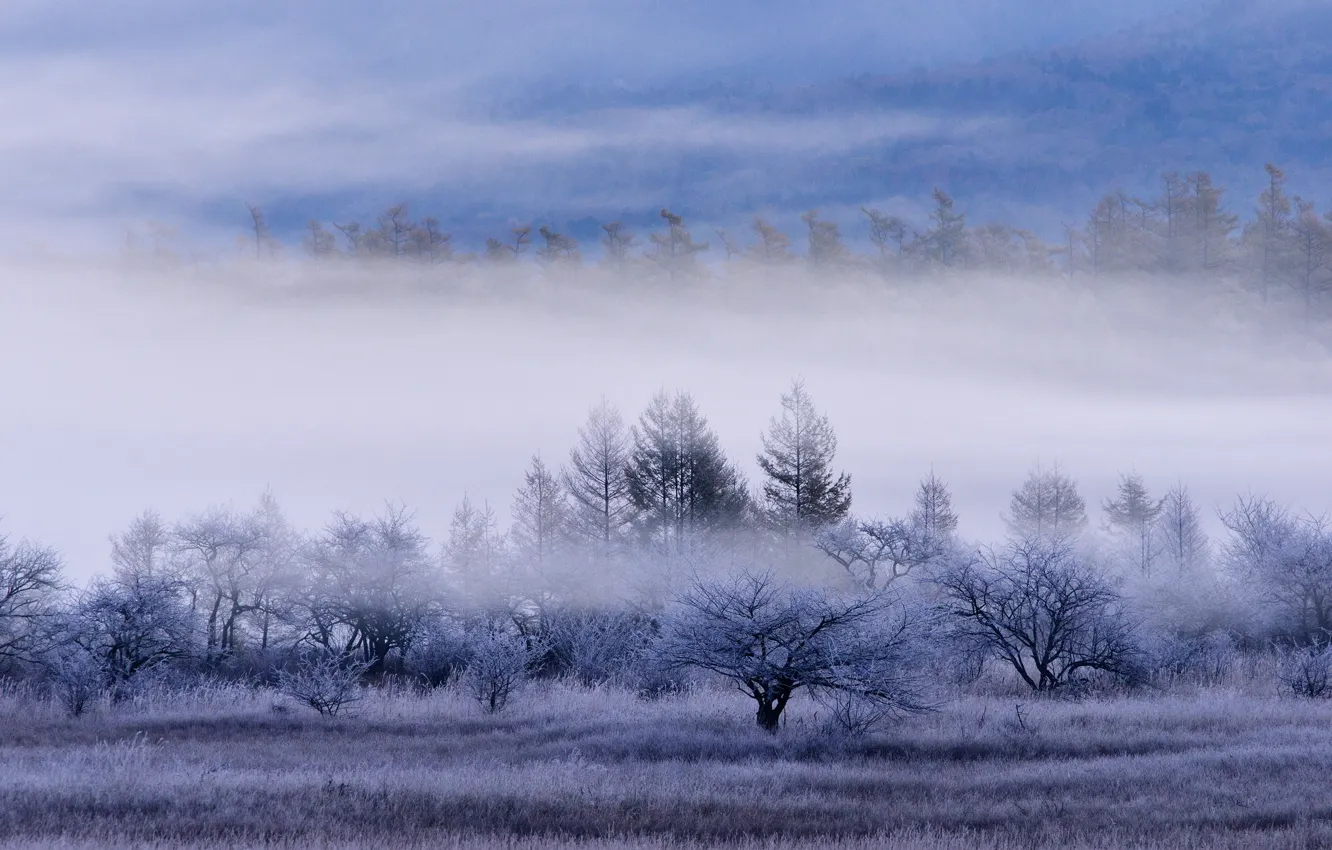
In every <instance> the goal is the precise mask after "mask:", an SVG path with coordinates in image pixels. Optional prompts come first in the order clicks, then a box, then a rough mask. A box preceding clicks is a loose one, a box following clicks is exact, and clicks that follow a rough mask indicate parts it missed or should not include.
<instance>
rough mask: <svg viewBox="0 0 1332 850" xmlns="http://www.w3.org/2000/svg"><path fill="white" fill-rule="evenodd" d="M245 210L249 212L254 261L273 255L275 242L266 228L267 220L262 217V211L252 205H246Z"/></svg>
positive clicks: (275, 246)
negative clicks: (266, 255)
mask: <svg viewBox="0 0 1332 850" xmlns="http://www.w3.org/2000/svg"><path fill="white" fill-rule="evenodd" d="M245 208H246V209H247V210H249V212H250V230H251V232H253V234H254V256H255V259H259V258H261V257H263V256H264V255H265V254H272V253H274V251H275V250H276V249H277V242H276V241H274V239H273V233H272V231H271V230H269V228H268V219H267V218H266V217H265V216H264V211H263V210H261V209H260V208H259V207H257V206H255V205H254V204H246V205H245Z"/></svg>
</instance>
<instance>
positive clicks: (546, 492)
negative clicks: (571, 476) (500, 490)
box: [509, 455, 568, 570]
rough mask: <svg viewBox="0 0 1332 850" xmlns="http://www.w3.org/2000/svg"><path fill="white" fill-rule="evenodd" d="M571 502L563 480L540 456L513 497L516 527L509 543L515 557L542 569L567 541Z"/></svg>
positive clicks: (532, 566) (536, 458)
mask: <svg viewBox="0 0 1332 850" xmlns="http://www.w3.org/2000/svg"><path fill="white" fill-rule="evenodd" d="M567 529H568V503H567V502H566V496H565V492H564V487H563V485H562V484H561V482H560V479H559V478H558V477H556V476H555V475H554V474H553V473H552V472H551V471H550V469H548V468H547V467H546V464H545V462H544V461H542V460H541V456H540V455H533V456H532V463H531V465H530V466H529V467H528V470H527V472H526V473H524V475H523V486H522V487H520V488H519V489H518V492H517V493H516V494H515V495H514V497H513V528H512V530H511V531H510V532H509V540H510V542H511V545H512V549H513V554H514V555H515V556H516V557H517V558H518V559H519V560H520V561H522V562H524V563H525V564H526V565H527V566H528V567H530V568H532V569H536V570H540V569H541V568H542V567H543V566H544V565H545V564H546V562H547V561H549V560H551V558H553V557H554V556H555V554H556V553H557V551H558V550H559V549H560V547H561V545H562V544H563V543H564V542H565V541H566V540H567V539H568V534H567Z"/></svg>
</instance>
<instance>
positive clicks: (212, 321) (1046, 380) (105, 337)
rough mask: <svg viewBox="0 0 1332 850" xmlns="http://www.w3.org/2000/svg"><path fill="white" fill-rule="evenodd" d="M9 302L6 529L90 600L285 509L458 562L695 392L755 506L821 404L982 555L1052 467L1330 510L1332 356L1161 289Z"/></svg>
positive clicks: (718, 287) (725, 285)
mask: <svg viewBox="0 0 1332 850" xmlns="http://www.w3.org/2000/svg"><path fill="white" fill-rule="evenodd" d="M3 277H4V283H3V285H0V315H3V316H5V317H6V318H8V319H9V322H7V325H8V328H7V331H6V333H5V334H4V335H3V336H0V364H3V365H0V370H2V371H0V392H2V394H3V405H4V409H5V411H6V415H5V416H4V417H3V418H2V419H0V481H3V482H4V493H3V497H2V498H3V501H2V502H0V514H3V515H4V517H5V528H6V530H8V531H10V532H11V533H19V534H22V535H29V536H33V537H36V538H40V539H42V540H44V541H45V542H48V543H50V544H52V545H56V546H57V547H59V548H61V549H62V550H64V552H65V553H66V554H67V556H68V557H69V560H70V566H71V569H72V571H73V572H74V573H75V574H79V575H87V574H91V573H93V572H97V571H101V570H103V569H104V568H105V550H106V545H105V541H106V535H107V534H108V533H110V532H111V531H113V530H116V529H119V528H121V527H123V526H124V525H125V524H126V523H127V522H128V521H129V519H130V518H132V517H133V516H134V515H135V514H137V513H138V512H140V511H141V510H143V509H144V508H146V507H154V508H157V509H158V510H161V511H162V512H163V513H164V514H166V515H169V516H171V515H178V514H179V513H181V512H186V511H193V510H198V509H201V508H203V507H205V506H207V505H209V504H213V503H219V502H234V503H237V504H248V503H249V502H250V501H251V500H252V499H253V497H254V496H255V495H257V494H258V493H259V492H260V491H261V490H262V489H264V488H265V487H267V486H271V487H272V488H273V489H274V491H275V492H276V494H277V496H278V497H279V498H280V500H281V501H282V503H283V505H284V507H285V508H286V509H287V510H288V511H289V513H290V514H291V516H292V519H293V521H295V522H296V523H297V524H299V525H304V526H307V527H315V526H318V525H320V524H321V523H322V522H323V520H324V518H325V517H326V516H327V513H328V511H330V510H332V509H335V508H339V509H351V510H360V511H372V510H374V509H376V508H377V507H379V506H381V505H382V504H383V501H384V500H385V499H392V500H400V501H402V502H405V503H406V504H407V505H408V506H409V507H412V508H413V509H415V510H416V512H417V517H418V519H419V520H420V522H421V524H422V526H423V529H424V530H425V531H427V532H428V533H430V534H432V535H434V536H436V537H441V536H443V534H444V532H445V530H446V528H447V523H448V519H449V515H450V512H451V510H452V508H453V506H454V505H455V504H456V503H457V501H458V500H460V499H461V498H462V496H463V495H464V494H467V495H468V496H470V498H471V499H472V500H473V501H475V502H480V501H489V502H490V503H491V504H492V505H493V506H494V507H495V508H496V509H497V510H498V511H499V513H500V515H501V517H503V516H504V514H505V511H506V508H507V506H508V503H509V500H510V497H511V494H512V492H513V490H514V488H515V487H516V486H517V485H518V484H519V482H520V480H521V475H522V472H523V469H524V468H525V466H526V464H527V462H528V459H529V458H530V457H531V455H532V454H533V453H536V452H539V453H540V454H541V455H542V457H543V458H546V459H547V460H548V462H549V463H551V464H555V465H558V464H559V463H561V462H562V461H563V460H564V458H565V457H566V455H567V451H568V449H569V447H570V445H571V444H572V442H573V439H574V435H575V431H576V429H577V427H578V426H579V425H580V424H582V422H583V420H584V418H585V416H586V412H587V409H588V408H589V407H590V406H591V405H593V404H594V403H596V402H597V401H598V400H599V399H600V398H601V397H603V396H604V397H606V398H607V399H608V400H610V401H611V402H613V403H614V404H616V405H618V406H619V407H620V408H621V410H622V411H623V413H624V414H625V416H626V418H629V419H632V418H634V417H636V416H637V414H638V413H639V411H640V410H641V409H642V407H643V406H644V405H645V403H646V402H647V400H648V399H649V398H650V396H651V395H652V394H653V393H654V392H655V391H657V390H658V389H661V388H666V389H683V390H688V391H690V392H691V393H693V395H694V396H695V398H696V399H697V400H698V402H699V404H700V407H701V408H702V410H703V412H704V413H705V414H706V415H707V416H708V417H709V419H710V421H711V423H712V425H713V426H714V427H715V429H716V430H717V432H718V433H719V435H720V437H721V440H722V445H723V448H724V449H725V450H726V451H727V452H728V454H730V456H731V457H732V458H733V459H735V460H736V461H737V462H738V464H739V465H740V467H741V468H742V469H744V470H746V471H747V472H749V473H750V475H751V479H752V478H753V477H754V470H753V458H754V455H755V453H756V452H757V451H758V449H759V446H760V443H759V435H760V433H761V431H762V430H763V428H764V427H765V426H766V424H767V421H768V418H769V417H770V416H771V415H773V414H774V413H776V412H778V409H779V407H778V397H779V395H780V393H781V392H782V391H783V390H784V389H785V388H786V387H787V386H788V385H789V383H790V381H791V380H792V378H794V377H801V378H803V379H804V381H805V382H806V386H807V388H808V389H809V391H810V392H811V393H812V394H813V396H814V398H815V401H816V403H817V404H818V405H819V406H820V407H821V408H822V409H824V410H825V411H826V412H827V413H828V414H829V415H830V417H831V419H832V422H833V424H834V425H835V426H836V428H837V430H838V434H839V437H840V449H839V454H838V465H839V466H841V467H843V468H845V469H846V470H847V471H849V472H851V473H852V475H853V484H854V487H853V489H854V494H855V504H854V509H855V510H856V511H857V512H859V513H866V514H874V513H885V512H898V511H902V510H904V509H905V507H906V505H907V502H908V500H909V498H910V495H911V492H912V490H913V488H914V486H915V483H916V481H917V480H918V479H919V478H920V477H921V476H922V475H923V474H925V473H927V472H928V471H929V470H930V469H931V468H933V469H934V470H935V471H936V472H937V473H938V474H939V475H940V476H941V477H943V478H945V479H946V480H948V481H949V482H950V484H951V485H952V487H953V489H954V491H955V494H956V502H957V506H958V509H959V512H960V513H961V515H962V531H963V533H964V534H966V535H971V536H978V537H985V536H994V535H997V534H998V533H999V532H1000V530H1001V528H1002V526H1001V524H1000V522H999V517H998V515H999V512H1000V511H1001V509H1002V508H1003V507H1004V505H1005V503H1006V501H1007V494H1008V492H1009V491H1010V490H1011V489H1012V488H1013V487H1015V486H1016V485H1017V484H1018V483H1019V482H1020V481H1021V479H1022V477H1023V476H1024V475H1025V473H1026V472H1027V470H1028V469H1029V468H1030V467H1031V466H1032V464H1033V463H1035V462H1037V461H1038V460H1039V461H1043V462H1053V461H1058V462H1060V463H1061V464H1062V465H1063V467H1064V468H1065V469H1066V470H1067V471H1068V472H1069V473H1070V474H1072V475H1073V476H1074V477H1075V478H1076V479H1078V481H1079V483H1080V484H1081V486H1082V488H1083V490H1084V493H1085V494H1086V496H1087V497H1088V501H1089V503H1091V504H1096V503H1098V502H1099V500H1100V498H1101V497H1102V496H1104V495H1108V494H1109V493H1110V491H1111V490H1112V488H1113V487H1114V484H1115V481H1116V475H1117V473H1118V472H1122V471H1128V470H1130V469H1136V470H1137V471H1138V472H1140V473H1142V474H1143V475H1144V476H1145V477H1146V479H1147V481H1148V483H1149V485H1155V489H1157V490H1163V489H1164V488H1165V487H1167V486H1169V485H1171V484H1174V483H1175V482H1176V481H1180V480H1182V481H1184V482H1185V483H1187V484H1188V485H1189V486H1190V488H1191V490H1192V491H1193V493H1194V495H1195V497H1196V498H1197V500H1198V501H1199V502H1200V503H1201V504H1204V505H1208V504H1221V503H1228V502H1229V501H1230V500H1231V499H1232V498H1233V497H1234V495H1235V494H1236V493H1239V492H1247V491H1255V492H1266V493H1270V494H1271V495H1272V496H1274V497H1277V498H1279V499H1281V500H1283V501H1289V502H1292V503H1294V504H1296V505H1298V506H1301V507H1303V508H1307V509H1310V510H1314V511H1318V512H1321V511H1322V510H1326V509H1327V508H1328V507H1329V505H1328V504H1327V503H1326V491H1325V482H1326V481H1327V480H1328V478H1329V477H1330V476H1332V454H1329V453H1328V452H1327V451H1326V450H1325V444H1326V438H1325V431H1326V425H1325V423H1326V422H1327V421H1329V417H1330V415H1332V396H1329V393H1328V390H1329V389H1330V388H1332V371H1330V369H1329V367H1332V358H1329V356H1328V353H1327V350H1326V348H1325V347H1322V346H1320V345H1318V344H1316V343H1315V342H1313V341H1312V337H1311V333H1310V331H1309V328H1307V327H1301V326H1299V325H1297V324H1282V323H1277V322H1276V320H1275V319H1273V320H1270V321H1267V322H1266V323H1265V322H1264V321H1263V320H1262V319H1261V317H1259V318H1257V319H1245V320H1241V319H1240V318H1237V316H1236V315H1235V313H1234V311H1233V309H1232V308H1230V307H1227V306H1226V305H1225V304H1224V303H1221V302H1217V303H1216V304H1210V303H1209V302H1208V301H1206V299H1203V300H1199V299H1197V298H1196V297H1194V295H1193V294H1183V293H1179V292H1177V291H1172V290H1171V289H1167V288H1165V287H1163V286H1160V285H1155V284H1154V283H1153V282H1152V281H1150V280H1144V281H1121V282H1110V281H1105V280H1102V281H1098V282H1097V284H1096V288H1095V289H1094V290H1093V289H1091V288H1089V287H1086V286H1081V285H1079V286H1073V285H1070V284H1069V283H1067V282H1066V281H1039V282H1034V281H1024V280H1019V279H1012V278H1001V277H993V276H985V275H972V276H958V277H950V278H947V279H939V280H934V281H922V282H918V283H914V284H911V285H906V284H904V283H901V282H899V283H898V284H896V285H887V284H884V283H883V282H882V281H880V280H878V279H870V278H851V277H842V278H838V277H829V276H822V275H814V274H812V273H810V272H807V271H804V270H790V271H787V272H784V273H781V274H777V273H773V272H770V271H761V270H754V271H752V272H742V271H734V270H733V271H732V272H730V273H728V274H726V275H724V276H714V277H712V278H710V279H706V280H693V281H688V282H679V283H674V284H673V283H671V282H669V281H660V280H650V279H644V278H642V277H641V276H636V277H632V278H617V277H615V276H613V275H610V274H608V273H604V272H601V271H594V270H585V271H584V272H582V273H580V274H579V275H578V276H576V277H568V278H564V279H560V278H552V277H545V278H542V277H539V276H533V275H531V274H526V275H515V274H513V273H510V272H505V271H490V270H486V269H484V268H483V267H477V268H476V269H473V270H471V271H469V272H468V273H467V274H466V275H463V276H459V277H456V278H453V279H448V278H430V277H429V276H428V275H424V274H422V273H419V272H412V271H407V270H401V269H397V270H394V269H390V268H386V267H380V266H373V265H372V266H355V267H353V266H347V267H343V268H338V269H329V268H321V267H319V266H317V265H314V264H307V263H285V264H282V263H274V264H244V263H237V264H223V265H216V266H210V267H207V268H196V269H191V268H176V269H168V268H157V269H144V268H138V269H130V268H125V267H119V266H115V265H102V266H88V265H78V264H64V263H54V262H50V263H44V264H32V263H28V264H19V263H10V264H8V265H7V266H6V268H5V269H4V275H3ZM1186 285H1187V284H1186V283H1181V282H1179V281H1173V282H1172V283H1171V287H1174V288H1176V290H1177V289H1178V287H1183V286H1186Z"/></svg>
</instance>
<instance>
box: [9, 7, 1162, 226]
mask: <svg viewBox="0 0 1332 850" xmlns="http://www.w3.org/2000/svg"><path fill="white" fill-rule="evenodd" d="M1177 2H1178V3H1184V2H1187V0H1177ZM1161 8H1162V7H1160V6H1159V5H1153V6H1152V9H1153V10H1155V11H1159V10H1160V9H1161ZM1079 10H1080V11H1079ZM1147 13H1148V5H1147V4H1146V3H1144V2H1139V0H1130V2H1127V3H1121V4H1116V5H1115V7H1114V10H1110V11H1107V10H1106V9H1105V8H1104V7H1103V4H1093V3H1090V2H1089V0H1073V2H1055V0H1035V2H1032V3H1027V4H1024V5H1023V8H1022V9H1021V10H1020V11H1014V10H1013V9H1011V8H1009V9H1006V10H1005V9H1000V8H999V7H997V6H996V5H995V4H991V3H983V2H980V0H943V2H942V4H934V5H932V6H930V7H921V6H919V5H918V4H910V5H909V4H904V3H898V4H893V3H887V4H885V3H882V2H870V0H848V2H847V3H843V4H839V5H838V6H837V9H836V11H830V10H828V9H826V8H823V7H815V6H810V5H809V4H797V3H794V2H790V1H789V0H779V2H767V3H759V2H757V0H739V2H735V3H731V4H725V5H724V6H721V7H717V6H716V5H715V4H708V3H703V2H702V0H680V2H677V3H673V4H660V3H647V2H639V3H627V4H626V3H623V2H611V0H578V2H571V3H565V4H562V5H561V6H560V7H559V11H558V13H553V12H552V10H551V7H550V6H549V4H546V3H538V2H536V0H504V2H497V3H490V4H436V3H426V2H424V0H400V2H391V3H386V4H382V5H381V6H378V7H376V8H375V9H373V10H369V9H367V8H366V7H364V6H363V5H361V4H355V5H354V4H352V3H350V2H348V1H347V0H331V2H319V3H316V2H313V0H298V2H292V3H283V4H272V3H263V2H259V0H236V2H232V3H226V4H199V3H178V2H168V0H124V2H121V3H116V4H93V5H92V6H89V5H88V4H86V3H77V2H74V0H42V2H36V0H9V2H7V3H4V4H2V5H0V115H3V116H4V117H5V121H4V122H3V123H0V180H3V181H4V183H5V185H6V199H5V200H4V201H0V218H4V219H5V220H6V222H7V223H8V224H9V225H10V226H8V227H6V231H7V232H8V233H9V234H10V235H11V236H13V235H14V234H15V233H19V232H30V233H39V234H40V233H42V232H45V231H48V230H50V229H51V227H52V222H65V223H68V222H74V221H85V222H90V223H91V222H96V221H98V220H109V219H138V218H144V217H164V218H175V219H179V220H182V221H189V220H190V219H191V218H196V219H197V218H199V216H200V213H199V210H200V209H201V208H203V207H206V206H208V205H209V204H218V203H223V202H225V203H226V204H236V203H239V201H240V199H242V198H244V199H274V200H283V199H291V198H300V197H308V196H311V195H319V196H325V197H328V196H348V195H351V196H358V195H359V196H364V195H372V196H376V197H379V196H393V195H402V194H404V193H406V192H423V191H428V190H431V189H440V190H442V191H443V190H454V191H455V194H454V195H453V199H454V200H463V201H466V200H467V199H469V198H471V199H475V198H477V197H481V196H483V195H486V194H493V196H494V198H495V200H496V202H513V201H515V200H520V199H523V200H535V199H536V198H535V196H536V195H537V194H538V193H539V192H541V191H550V192H567V193H570V195H571V197H569V198H567V199H566V198H555V197H549V198H546V199H545V201H546V204H547V205H556V204H558V203H561V202H564V201H566V200H567V201H568V202H569V203H571V204H572V205H573V206H577V205H579V204H580V203H585V202H586V199H588V198H598V199H604V200H607V201H613V199H614V197H615V196H616V195H617V194H618V195H619V196H622V197H624V198H625V199H631V200H633V201H637V200H638V199H639V198H641V197H642V196H644V195H645V194H651V190H652V189H656V190H657V191H660V187H659V186H653V187H646V186H645V185H644V184H643V183H642V182H641V181H639V182H636V181H637V180H638V178H640V177H641V176H642V172H643V171H644V170H645V169H648V168H649V167H650V166H652V165H653V164H654V163H655V164H660V163H661V162H662V161H663V159H664V161H665V162H666V163H667V164H668V165H669V164H670V163H671V162H672V158H677V159H681V160H683V159H684V158H686V157H694V158H697V157H704V158H707V157H715V158H719V161H718V162H716V163H715V164H716V168H715V169H714V170H713V173H700V172H699V171H697V170H694V171H688V170H685V171H679V172H678V173H677V174H676V175H675V177H674V178H673V179H674V180H675V181H676V182H677V183H681V184H683V183H686V182H691V183H692V182H696V183H698V184H700V185H702V184H706V183H707V182H708V181H714V182H716V183H717V184H718V185H724V184H726V183H727V182H728V181H732V182H733V181H735V180H740V181H741V182H743V180H744V172H745V170H746V169H751V171H752V169H753V167H754V163H753V162H750V161H746V160H752V159H753V158H762V159H763V160H765V164H764V167H760V168H758V170H757V171H753V172H752V173H753V174H755V175H756V176H755V178H754V179H757V180H768V181H772V180H774V179H779V178H778V177H777V175H779V174H781V173H782V171H781V169H780V168H779V167H776V168H775V167H771V166H772V163H774V162H776V163H777V165H779V166H780V163H781V160H782V159H783V158H788V159H791V158H802V159H804V160H806V161H808V160H812V159H816V158H817V157H820V156H832V155H840V154H845V153H848V152H851V151H855V150H857V149H860V148H868V147H878V148H880V149H881V148H883V147H885V146H891V145H893V144H896V143H901V142H904V141H912V140H921V139H928V138H933V137H937V138H941V139H947V140H951V141H958V140H961V139H963V138H965V137H968V136H976V135H978V134H981V133H988V134H989V135H990V136H992V137H998V136H1002V134H998V133H995V132H994V131H995V130H996V127H995V125H993V124H986V123H985V120H986V119H985V118H984V117H983V116H980V117H977V118H976V119H975V120H974V121H972V122H971V123H962V124H953V125H948V124H945V123H942V122H941V121H940V120H939V119H938V118H932V117H929V116H922V115H914V114H910V113H901V112H886V113H879V114H870V115H865V114H836V113H832V112H828V113H823V114H819V115H815V116H792V115H783V114H780V113H768V114H745V115H735V114H726V113H722V112H719V111H716V110H712V109H709V108H705V107H703V106H700V105H697V104H696V103H691V101H689V98H688V97H684V99H683V101H681V100H680V99H679V98H676V99H674V100H673V101H672V98H671V97H667V98H665V100H667V101H672V102H674V103H676V105H674V106H669V107H666V106H639V107H637V108H631V109H608V108H593V109H588V108H584V107H580V106H579V103H580V100H579V98H577V97H575V96H570V97H567V98H566V97H564V96H563V95H562V94H561V93H560V91H559V86H560V85H563V84H565V83H569V84H575V85H576V84H580V83H581V84H588V85H591V86H593V87H599V88H601V89H608V88H612V87H613V84H615V83H616V82H617V81H618V82H622V83H625V84H627V85H632V86H637V87H639V90H640V91H641V92H647V93H649V95H651V92H670V91H676V92H677V93H678V92H680V91H684V90H685V89H687V88H688V87H689V86H691V85H696V84H699V83H701V82H706V81H709V80H711V79H715V78H717V77H719V76H726V75H729V76H730V77H731V78H732V79H738V80H741V81H753V82H755V83H760V84H761V83H762V82H764V81H765V80H766V81H776V82H779V83H784V82H794V81H801V80H806V79H813V78H816V77H819V76H821V75H822V76H827V75H829V74H833V75H843V76H845V75H853V74H856V73H859V72H863V71H873V70H882V69H884V68H889V67H897V66H901V65H902V64H903V63H910V62H917V61H927V60H928V61H933V60H935V59H938V58H940V57H944V58H948V57H954V58H962V57H966V56H970V55H976V54H978V53H981V52H984V51H986V50H994V49H1004V48H1006V47H1007V46H1013V45H1020V44H1024V43H1028V42H1030V40H1031V39H1033V38H1043V37H1045V36H1043V35H1041V34H1042V33H1044V34H1046V35H1049V36H1053V35H1055V34H1062V35H1075V34H1077V33H1078V32H1082V31H1083V30H1087V29H1088V28H1092V29H1094V28H1096V27H1098V26H1099V27H1105V26H1111V25H1117V24H1120V23H1124V22H1128V21H1131V20H1134V19H1136V18H1139V17H1141V16H1143V15H1145V14H1147ZM538 91H539V92H543V93H545V97H547V98H548V99H549V103H548V104H547V105H549V106H553V107H554V108H553V109H550V110H548V111H549V113H550V115H547V116H544V117H537V116H534V115H531V114H528V115H523V114H519V113H516V112H515V111H514V109H512V108H511V104H512V103H514V102H515V99H523V98H526V99H528V101H530V100H531V98H532V97H533V95H534V93H535V92H538ZM652 97H655V96H652ZM658 100H660V98H658ZM537 102H541V99H540V98H537ZM681 102H683V103H685V104H686V105H684V106H681V105H678V104H679V103H681ZM551 116H555V117H551ZM587 161H592V162H594V163H596V162H599V161H605V162H610V163H614V164H616V166H617V167H618V168H619V171H618V172H616V173H613V174H611V175H606V174H603V175H601V176H602V177H603V178H604V177H607V176H611V177H613V178H614V179H613V180H603V183H602V184H601V185H588V183H587V181H580V180H579V179H575V178H572V177H571V178H570V179H567V180H560V179H553V177H552V174H551V172H552V171H554V170H557V169H566V170H567V171H568V172H569V173H570V174H573V173H575V172H574V166H576V165H578V164H579V163H582V162H587ZM649 170H650V169H649ZM668 170H669V169H668ZM796 188H798V187H796ZM483 190H484V191H483ZM580 199H581V200H580ZM25 223H26V224H25Z"/></svg>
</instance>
